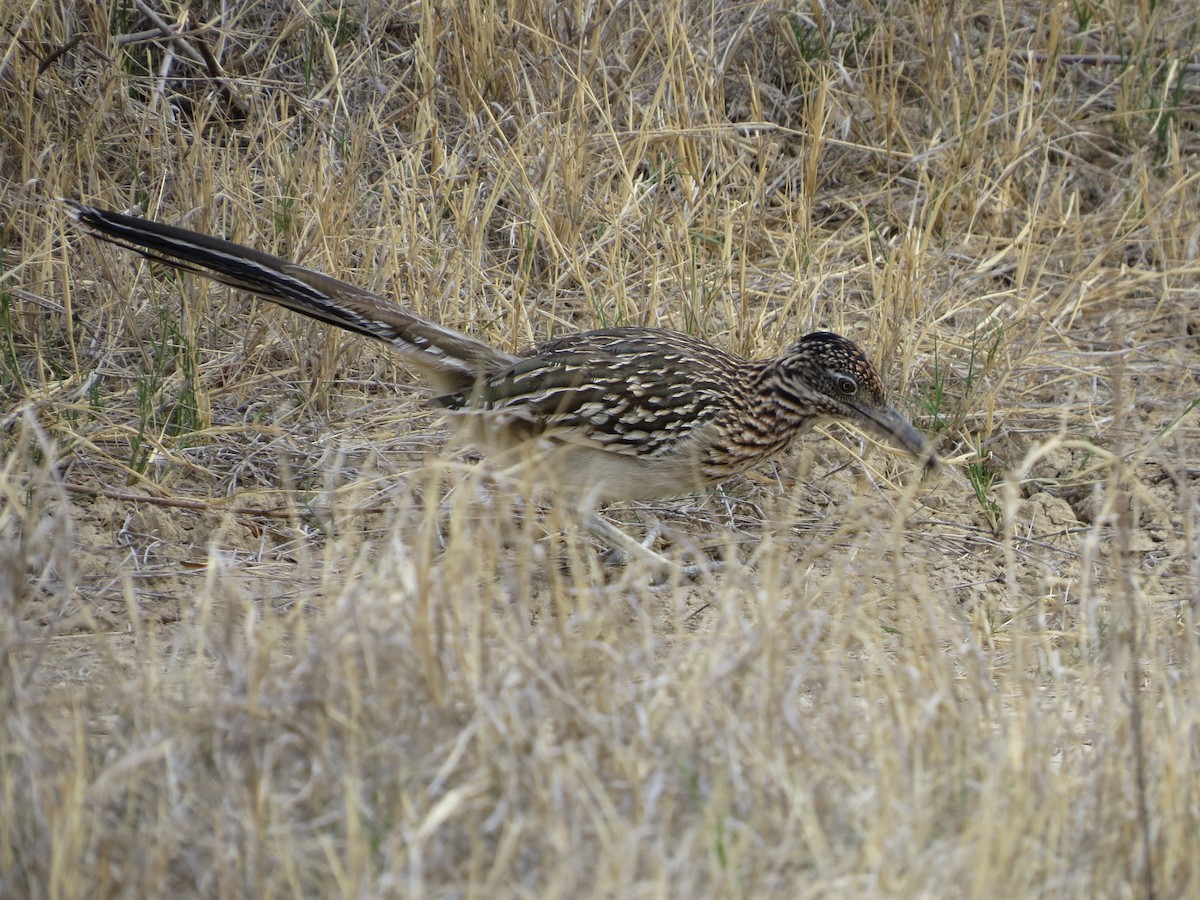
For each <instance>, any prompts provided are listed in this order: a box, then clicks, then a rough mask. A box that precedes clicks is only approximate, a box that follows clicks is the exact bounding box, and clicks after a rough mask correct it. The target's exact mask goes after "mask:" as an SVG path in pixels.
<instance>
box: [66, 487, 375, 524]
mask: <svg viewBox="0 0 1200 900" xmlns="http://www.w3.org/2000/svg"><path fill="white" fill-rule="evenodd" d="M61 487H62V489H63V490H64V491H66V492H67V493H69V494H82V495H84V496H86V497H106V498H108V499H109V500H119V501H121V502H122V503H149V504H150V505H152V506H165V507H168V508H171V509H190V510H195V511H196V512H208V511H210V510H223V511H227V512H231V513H233V514H234V515H237V516H261V517H264V518H268V519H291V518H294V517H295V513H294V512H292V511H289V510H286V509H260V508H258V507H255V506H240V505H233V504H226V503H223V502H221V501H220V500H196V499H191V498H188V497H155V496H154V495H152V494H139V493H136V492H134V491H119V490H117V489H115V488H106V487H100V486H99V485H88V484H70V483H66V482H64V483H63V484H62V485H61ZM386 509H387V507H384V506H365V507H358V508H356V509H355V512H356V513H365V512H384V511H385V510H386Z"/></svg>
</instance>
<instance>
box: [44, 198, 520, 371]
mask: <svg viewBox="0 0 1200 900" xmlns="http://www.w3.org/2000/svg"><path fill="white" fill-rule="evenodd" d="M63 202H64V203H65V204H66V206H67V213H68V215H69V216H70V217H71V218H72V219H73V220H74V221H75V222H77V223H78V224H79V225H80V226H81V227H82V228H83V229H84V230H85V231H86V232H87V233H88V234H90V235H92V236H93V237H96V238H99V239H100V240H102V241H107V242H109V243H111V244H116V245H117V246H120V247H125V248H126V249H129V250H132V251H134V252H135V253H139V254H141V255H142V256H144V257H146V258H147V259H152V260H155V261H157V262H161V263H165V264H167V265H170V266H174V267H176V268H178V269H183V270H185V271H190V272H196V273H198V274H200V275H204V276H205V277H208V278H212V279H214V280H215V281H219V282H221V283H223V284H227V285H230V286H231V287H235V288H239V289H241V290H244V291H248V292H249V293H252V294H255V295H257V296H260V297H264V298H266V299H267V300H271V301H272V302H274V303H278V304H279V305H280V306H283V307H286V308H287V309H290V310H293V311H294V312H298V313H301V314H302V315H305V316H308V317H310V318H313V319H316V320H318V321H321V322H324V323H326V324H328V325H335V326H337V327H338V328H344V329H345V330H347V331H351V332H354V333H355V334H361V335H365V336H366V337H372V338H375V339H377V340H380V341H384V342H386V343H388V344H390V345H391V346H392V347H393V348H394V349H395V350H396V351H397V352H398V353H399V354H400V355H401V356H402V357H404V358H405V359H406V360H407V361H408V362H410V363H412V364H413V365H414V366H416V367H417V368H418V369H420V370H421V371H422V372H423V373H424V375H425V376H426V377H427V378H428V379H429V380H430V382H431V383H432V385H431V386H432V387H433V388H434V390H435V391H437V392H439V393H451V392H454V391H463V390H469V389H470V388H471V387H472V386H473V385H475V384H476V383H477V382H478V381H479V379H480V378H481V377H484V376H486V375H487V374H488V373H490V372H495V371H497V370H500V369H504V368H507V367H508V366H509V365H511V364H512V363H514V362H516V361H517V357H515V356H512V355H510V354H507V353H503V352H501V351H499V350H497V349H495V348H494V347H491V346H489V345H488V344H485V343H484V342H483V341H478V340H476V339H474V338H471V337H468V336H467V335H465V334H462V333H461V332H458V331H455V330H454V329H452V328H446V327H445V326H443V325H438V324H437V323H436V322H433V321H430V320H429V319H426V318H424V317H422V316H418V315H417V314H416V313H413V312H410V311H408V310H406V309H404V308H402V307H400V306H398V305H396V304H395V303H392V302H390V301H388V300H385V299H383V298H382V297H379V296H377V295H375V294H372V293H370V292H368V291H364V290H363V289H361V288H358V287H355V286H354V285H352V284H349V283H347V282H345V281H341V280H339V279H337V278H332V277H330V276H329V275H325V274H323V273H321V272H317V271H315V270H313V269H308V268H305V267H304V266H299V265H296V264H295V263H291V262H288V261H287V260H285V259H281V258H279V257H277V256H272V255H270V254H269V253H263V252H262V251H260V250H255V249H253V248H251V247H244V246H242V245H240V244H235V243H233V242H232V241H227V240H224V239H223V238H218V237H213V236H211V235H207V234H201V233H199V232H195V231H189V230H187V229H184V228H177V227H175V226H173V225H164V224H162V223H160V222H155V221H152V220H150V219H141V218H137V217H135V216H127V215H123V214H121V213H117V212H112V211H110V210H103V209H97V208H96V207H92V206H85V205H84V204H82V203H79V202H78V201H76V200H70V199H64V201H63Z"/></svg>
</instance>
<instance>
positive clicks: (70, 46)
mask: <svg viewBox="0 0 1200 900" xmlns="http://www.w3.org/2000/svg"><path fill="white" fill-rule="evenodd" d="M82 40H83V35H82V34H77V35H75V37H73V38H71V39H70V40H69V41H67V42H66V43H65V44H63V45H62V46H61V47H59V48H58V49H57V50H55V51H54V52H53V53H51V54H50V55H49V56H47V57H46V58H45V59H43V60H42V61H41V62H40V63H39V64H38V70H37V73H38V75H41V74H42V73H43V72H45V71H46V70H47V69H48V68H50V67H51V66H52V65H54V64H55V63H56V62H58V60H59V59H60V58H61V57H62V56H63V55H64V54H67V53H70V52H71V51H72V50H74V49H75V45H76V44H78V43H79V42H80V41H82Z"/></svg>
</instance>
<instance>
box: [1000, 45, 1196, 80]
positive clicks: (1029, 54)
mask: <svg viewBox="0 0 1200 900" xmlns="http://www.w3.org/2000/svg"><path fill="white" fill-rule="evenodd" d="M1013 56H1014V57H1016V58H1017V59H1025V60H1029V61H1036V62H1046V61H1047V60H1051V59H1052V60H1054V62H1056V63H1058V64H1059V65H1060V66H1124V65H1128V64H1129V63H1130V62H1131V60H1130V58H1129V57H1128V56H1122V55H1121V54H1119V53H1047V52H1046V51H1045V50H1018V51H1016V52H1015V53H1013ZM1179 69H1182V70H1183V71H1184V72H1187V73H1189V74H1196V73H1197V72H1200V63H1181V64H1180V65H1179Z"/></svg>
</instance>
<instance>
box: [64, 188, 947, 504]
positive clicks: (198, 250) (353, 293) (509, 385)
mask: <svg viewBox="0 0 1200 900" xmlns="http://www.w3.org/2000/svg"><path fill="white" fill-rule="evenodd" d="M66 203H67V208H68V212H69V214H70V216H71V218H72V219H74V220H75V221H76V222H77V223H79V225H80V226H82V227H83V229H85V230H86V231H87V232H88V233H89V234H91V235H93V236H94V237H97V238H99V239H101V240H104V241H108V242H110V243H113V244H117V245H119V246H122V247H126V248H128V249H130V250H133V251H134V252H136V253H139V254H141V255H142V256H145V257H147V258H148V259H151V260H155V261H158V262H162V263H166V264H167V265H170V266H174V267H176V268H179V269H185V270H188V271H192V272H197V273H199V274H202V275H205V276H207V277H209V278H213V279H215V280H217V281H220V282H222V283H224V284H228V285H231V286H233V287H236V288H241V289H242V290H244V291H248V292H250V293H252V294H257V295H258V296H261V297H265V298H266V299H268V300H271V301H273V302H275V303H278V304H279V305H281V306H285V307H287V308H288V309H291V310H294V311H295V312H298V313H302V314H304V315H306V316H310V317H311V318H314V319H317V320H318V321H321V322H325V323H327V324H329V325H336V326H337V327H339V328H344V329H346V330H347V331H351V332H354V333H356V334H362V335H366V336H367V337H372V338H376V339H377V340H380V341H384V342H385V343H387V344H389V345H391V347H392V348H393V349H394V350H395V351H396V352H398V353H399V355H400V356H401V357H402V358H403V359H404V360H405V361H406V362H408V363H409V364H411V365H412V366H413V367H414V368H416V369H417V370H418V371H419V372H420V373H421V374H422V375H423V376H424V378H425V379H426V380H427V382H428V383H429V386H430V387H431V388H432V389H433V392H434V399H433V402H434V403H436V404H437V405H439V406H441V407H443V408H444V409H446V410H447V411H448V412H449V413H451V414H452V416H451V417H452V419H453V420H455V421H456V423H457V424H458V425H459V426H460V427H461V428H462V429H464V430H465V432H466V435H467V436H468V438H469V439H470V440H471V441H472V442H474V443H475V444H476V445H477V446H478V447H479V448H480V449H481V450H483V451H485V452H487V453H489V454H500V455H501V458H505V457H507V458H510V459H512V460H514V461H516V460H520V459H526V460H527V459H529V458H530V454H532V457H533V458H536V459H537V460H538V463H539V465H545V466H547V468H546V469H544V470H543V469H542V468H539V469H538V470H537V471H538V472H542V471H545V473H546V475H545V482H546V485H547V486H549V487H552V488H555V489H557V490H560V491H567V492H573V493H579V494H586V495H589V496H592V497H595V498H597V499H600V500H604V501H609V500H626V499H648V498H656V497H668V496H677V495H680V494H685V493H688V492H690V491H692V490H696V489H703V488H707V487H711V486H713V485H715V484H717V483H719V482H721V481H724V480H725V479H727V478H729V477H731V476H733V475H737V474H739V473H742V472H745V471H746V470H747V469H749V468H751V467H752V466H754V465H756V464H758V463H760V462H763V461H764V460H766V459H768V458H770V457H772V456H774V455H775V454H776V453H778V452H780V451H781V450H783V449H784V448H785V447H787V445H788V444H790V443H791V442H792V440H793V439H794V438H795V437H796V436H797V435H799V434H800V433H802V432H804V431H806V430H808V429H809V428H811V427H812V425H813V424H815V423H817V422H821V421H828V420H836V421H841V422H843V423H847V424H850V425H854V426H857V427H859V428H862V429H864V430H866V431H868V432H871V433H873V434H875V435H877V436H878V437H880V438H883V439H884V440H886V441H889V442H891V443H894V444H895V445H897V446H899V447H900V448H902V449H904V450H907V451H908V452H909V453H911V454H913V455H914V456H916V457H917V458H919V459H920V460H922V461H923V462H924V463H925V465H926V467H927V468H928V467H932V466H934V465H935V464H936V462H937V457H936V455H935V454H934V451H933V448H932V446H931V445H930V444H929V442H928V441H927V440H926V439H925V438H924V436H923V435H922V434H921V433H920V432H919V431H918V430H917V429H916V428H914V427H913V425H912V424H911V423H910V422H909V421H908V420H907V419H905V418H904V417H903V416H902V415H900V413H898V412H897V411H896V410H895V409H894V408H893V407H892V406H891V405H889V404H888V402H887V396H886V391H885V390H884V387H883V382H882V380H881V379H880V377H879V373H878V372H877V371H876V370H875V367H874V366H873V365H872V364H871V362H870V361H869V360H868V359H867V357H866V355H865V354H864V353H863V352H862V350H860V349H859V348H858V346H857V345H855V344H854V343H853V342H852V341H850V340H847V339H846V338H844V337H840V336H839V335H836V334H832V333H830V332H825V331H820V332H814V333H812V334H807V335H805V336H804V337H802V338H800V340H799V341H797V342H796V343H795V344H793V345H792V346H791V347H789V348H788V349H787V350H786V351H785V352H784V353H783V355H781V356H778V357H776V358H774V359H762V360H748V359H743V358H741V357H739V356H735V355H733V354H731V353H727V352H725V351H723V350H720V349H718V348H717V347H714V346H713V345H712V344H709V343H707V342H706V341H702V340H700V339H698V338H694V337H690V336H688V335H686V334H679V333H677V332H673V331H667V330H664V329H660V328H640V327H625V328H602V329H599V330H597V331H584V332H580V333H578V334H572V335H568V336H566V337H561V338H557V339H555V340H552V341H548V342H547V343H544V344H540V345H538V346H536V347H534V348H533V349H531V350H529V351H528V352H526V353H523V354H520V355H514V354H511V353H505V352H504V351H502V350H498V349H496V348H495V347H492V346H490V345H488V344H486V343H484V342H483V341H479V340H476V339H475V338H471V337H468V336H467V335H465V334H462V333H460V332H458V331H455V330H453V329H451V328H446V327H444V326H442V325H438V324H437V323H436V322H433V321H431V320H429V319H426V318H423V317H422V316H419V315H417V314H416V313H414V312H411V311H409V310H406V309H404V308H403V307H401V306H399V305H397V304H395V303H393V302H391V301H388V300H385V299H384V298H382V297H379V296H377V295H375V294H372V293H369V292H368V291H365V290H362V289H361V288H358V287H355V286H354V285H352V284H347V283H346V282H344V281H340V280H338V279H336V278H332V277H330V276H328V275H325V274H322V273H321V272H317V271H314V270H312V269H308V268H305V267H303V266H299V265H296V264H295V263H291V262H288V261H287V260H284V259H280V258H278V257H275V256H271V255H269V254H266V253H262V252H260V251H258V250H254V249H251V248H249V247H243V246H240V245H238V244H234V243H232V242H230V241H226V240H222V239H221V238H216V237H211V236H209V235H206V234H200V233H198V232H194V231H189V230H186V229H183V228H176V227H174V226H171V225H163V224H160V223H158V222H153V221H150V220H147V219H141V218H136V217H133V216H127V215H122V214H120V213H116V212H111V211H108V210H102V209H96V208H94V207H90V206H85V205H83V204H81V203H78V202H76V201H73V200H67V201H66ZM512 454H517V455H515V456H513V455H512Z"/></svg>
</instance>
